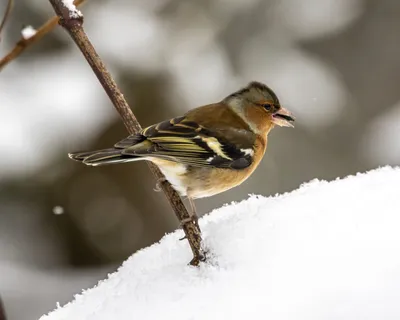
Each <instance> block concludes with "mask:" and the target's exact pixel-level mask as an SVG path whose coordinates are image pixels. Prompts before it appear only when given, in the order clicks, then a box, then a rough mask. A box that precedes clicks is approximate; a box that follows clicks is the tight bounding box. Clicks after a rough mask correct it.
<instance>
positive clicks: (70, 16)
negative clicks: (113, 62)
mask: <svg viewBox="0 0 400 320" xmlns="http://www.w3.org/2000/svg"><path fill="white" fill-rule="evenodd" d="M49 1H50V3H51V4H52V6H53V8H54V11H55V12H56V14H57V15H58V16H59V17H60V20H59V23H60V25H61V26H63V27H64V29H65V30H66V31H67V32H68V33H69V35H70V36H71V37H72V39H73V40H74V41H75V43H76V44H77V46H78V47H79V49H80V50H81V51H82V53H83V55H84V56H85V58H86V60H87V62H88V63H89V65H90V66H91V67H92V70H93V72H94V73H95V74H96V76H97V78H98V79H99V81H100V83H101V85H102V86H103V88H104V90H105V91H106V93H107V95H108V96H109V98H110V99H111V101H112V103H113V104H114V107H115V109H117V111H118V112H119V115H120V116H121V118H122V121H123V123H124V125H125V127H126V128H127V130H128V132H129V133H130V134H135V133H138V132H139V131H140V130H141V126H140V124H139V122H138V121H137V120H136V117H135V115H134V114H133V112H132V110H131V109H130V108H129V106H128V103H127V102H126V100H125V98H124V96H123V95H122V93H121V91H120V90H119V88H118V87H117V85H116V83H115V81H114V79H113V78H112V77H111V75H110V73H109V72H108V71H107V69H106V67H105V65H104V64H103V62H102V61H101V59H100V57H99V55H98V54H97V52H96V50H95V49H94V47H93V45H92V44H91V42H90V40H89V39H88V37H87V35H86V33H85V31H84V30H83V27H82V25H83V16H82V15H81V13H80V12H79V11H77V10H76V9H74V8H71V6H69V8H67V6H66V4H65V2H66V1H68V0H64V1H63V0H49ZM149 167H150V170H151V172H152V173H153V175H154V176H155V178H156V179H157V181H159V182H160V184H161V188H162V190H163V191H164V193H165V195H166V197H167V199H168V201H169V203H170V205H171V206H172V208H173V210H174V212H175V214H176V216H177V218H178V219H179V221H180V222H182V221H187V220H190V215H189V214H188V212H187V210H186V208H185V205H184V204H183V202H182V200H181V199H180V197H179V195H178V194H177V193H176V191H175V190H174V189H173V188H172V187H171V185H170V184H169V183H168V182H167V181H166V180H165V178H164V176H163V175H162V173H161V172H160V170H159V169H158V167H157V166H155V165H154V164H152V163H149ZM182 227H183V230H184V232H185V235H186V238H187V239H188V241H189V244H190V247H191V249H192V252H193V259H192V261H191V262H190V264H191V265H198V264H199V261H202V260H204V259H205V254H204V252H203V249H202V247H201V241H202V240H201V233H200V229H199V228H198V226H197V224H196V223H195V222H194V221H193V222H188V223H184V224H183V226H182Z"/></svg>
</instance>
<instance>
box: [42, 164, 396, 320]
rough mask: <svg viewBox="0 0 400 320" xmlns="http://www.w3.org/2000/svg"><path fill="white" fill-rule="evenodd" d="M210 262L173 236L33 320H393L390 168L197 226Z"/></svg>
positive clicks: (239, 207) (304, 189) (314, 186)
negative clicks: (196, 263)
mask: <svg viewBox="0 0 400 320" xmlns="http://www.w3.org/2000/svg"><path fill="white" fill-rule="evenodd" d="M200 225H201V228H202V230H203V234H204V238H205V242H206V245H207V247H208V248H209V249H210V250H211V251H212V259H211V261H210V263H208V264H203V265H201V267H200V268H195V267H190V266H188V265H187V263H188V262H189V261H190V259H191V253H190V249H189V247H188V244H187V243H186V241H179V240H178V239H179V238H180V237H182V236H183V233H182V231H181V230H178V231H176V232H174V233H172V234H169V235H167V236H165V237H164V238H163V239H162V240H161V241H160V243H158V244H155V245H153V246H151V247H149V248H146V249H144V250H141V251H139V252H137V253H135V254H134V255H133V256H132V257H130V258H129V259H128V260H127V261H126V262H125V263H124V264H123V265H122V267H121V268H120V269H119V270H118V271H117V272H115V273H113V274H110V275H109V278H108V279H107V280H104V281H101V282H100V283H99V284H98V285H97V286H96V287H95V288H93V289H89V290H87V291H84V292H83V293H82V294H80V295H76V296H75V300H74V301H73V302H71V303H69V304H67V305H66V306H64V307H59V308H58V309H56V310H55V311H53V312H52V313H50V314H49V315H47V316H43V317H42V318H41V319H43V320H61V319H68V320H76V319H79V320H86V319H96V320H103V319H118V320H125V319H126V320H128V319H129V320H132V319H141V320H144V319H174V320H179V319H230V320H235V319H240V320H242V319H274V320H276V319H285V320H286V319H295V320H299V319H307V320H310V319H318V320H320V319H400V305H399V297H400V254H399V252H400V231H399V229H400V168H389V167H385V168H381V169H377V170H374V171H371V172H368V173H366V174H357V175H356V176H350V177H347V178H345V179H343V180H336V181H332V182H326V181H317V180H314V181H311V182H310V183H308V184H305V185H303V186H301V187H300V188H299V189H298V190H295V191H293V192H291V193H287V194H283V195H280V196H276V197H269V198H265V197H262V196H251V197H250V198H249V199H248V200H245V201H242V202H240V203H237V204H232V205H228V206H225V207H222V208H220V209H217V210H214V211H213V212H212V213H211V214H209V215H208V216H206V217H204V218H203V219H201V221H200Z"/></svg>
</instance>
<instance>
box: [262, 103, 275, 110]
mask: <svg viewBox="0 0 400 320" xmlns="http://www.w3.org/2000/svg"><path fill="white" fill-rule="evenodd" d="M263 107H264V109H265V110H267V111H270V110H271V109H272V107H273V106H272V104H269V103H266V104H263Z"/></svg>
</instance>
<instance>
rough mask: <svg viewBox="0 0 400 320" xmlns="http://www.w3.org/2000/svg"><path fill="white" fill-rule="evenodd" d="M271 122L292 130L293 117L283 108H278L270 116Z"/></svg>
mask: <svg viewBox="0 0 400 320" xmlns="http://www.w3.org/2000/svg"><path fill="white" fill-rule="evenodd" d="M272 122H273V123H274V124H276V125H278V126H280V127H292V128H294V125H293V122H294V117H293V116H292V114H291V113H290V112H289V111H288V110H286V109H285V108H280V109H279V110H278V111H277V112H276V113H274V114H273V115H272Z"/></svg>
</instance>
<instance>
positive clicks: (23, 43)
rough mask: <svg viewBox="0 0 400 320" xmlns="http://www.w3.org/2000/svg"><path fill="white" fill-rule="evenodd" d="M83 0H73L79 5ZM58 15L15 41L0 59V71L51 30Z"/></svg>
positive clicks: (55, 23)
mask: <svg viewBox="0 0 400 320" xmlns="http://www.w3.org/2000/svg"><path fill="white" fill-rule="evenodd" d="M84 2H85V0H75V2H74V3H75V5H77V6H79V5H81V4H83V3H84ZM58 20H59V18H58V16H55V17H53V18H51V19H49V20H47V22H46V23H45V24H43V25H42V26H41V27H40V28H39V29H37V30H36V33H35V34H34V35H33V36H31V37H29V38H24V37H23V36H22V37H21V39H20V40H19V41H18V42H17V43H16V45H15V47H14V48H13V49H12V50H11V51H10V52H9V53H8V54H7V55H6V56H4V57H3V58H2V59H1V60H0V71H1V70H2V69H3V68H4V67H5V66H6V65H7V64H9V63H10V62H11V61H13V60H14V59H16V58H18V56H19V55H20V54H21V53H23V52H24V51H25V49H26V48H28V47H29V46H30V45H32V44H33V43H35V42H37V41H38V40H40V39H42V38H43V36H44V35H46V34H47V33H49V32H50V31H52V30H53V29H54V28H55V27H56V25H57V23H58Z"/></svg>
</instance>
